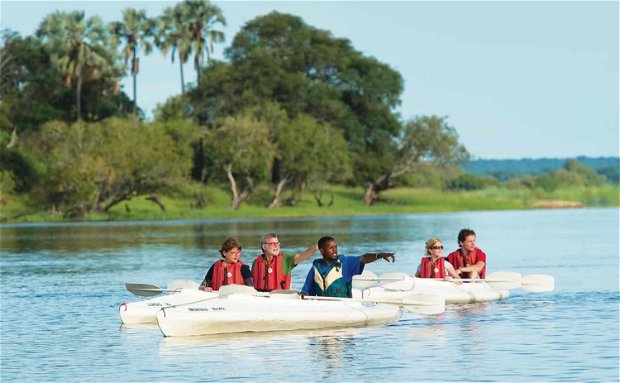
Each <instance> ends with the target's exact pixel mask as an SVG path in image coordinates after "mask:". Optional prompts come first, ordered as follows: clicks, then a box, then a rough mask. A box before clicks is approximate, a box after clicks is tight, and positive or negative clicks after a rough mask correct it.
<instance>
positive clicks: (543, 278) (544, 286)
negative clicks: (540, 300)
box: [521, 274, 555, 293]
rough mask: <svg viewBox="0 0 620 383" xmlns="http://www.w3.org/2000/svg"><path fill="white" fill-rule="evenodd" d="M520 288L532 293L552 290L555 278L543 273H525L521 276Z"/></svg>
mask: <svg viewBox="0 0 620 383" xmlns="http://www.w3.org/2000/svg"><path fill="white" fill-rule="evenodd" d="M521 288H522V289H523V290H525V291H531V292H534V293H543V292H549V291H553V289H554V288H555V278H553V277H552V276H551V275H545V274H530V275H526V276H524V277H523V278H521Z"/></svg>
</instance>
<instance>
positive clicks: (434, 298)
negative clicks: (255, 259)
mask: <svg viewBox="0 0 620 383" xmlns="http://www.w3.org/2000/svg"><path fill="white" fill-rule="evenodd" d="M303 299H309V300H321V301H345V302H369V303H380V304H392V305H398V306H400V307H402V308H403V309H404V310H407V311H409V312H413V313H417V314H424V315H434V314H441V313H443V312H444V311H446V301H445V300H444V298H443V297H440V296H438V295H431V294H423V293H413V294H411V295H407V296H406V297H404V298H402V299H387V300H374V299H368V298H364V299H359V298H339V297H319V296H310V295H306V296H304V298H303Z"/></svg>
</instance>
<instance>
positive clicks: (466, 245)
mask: <svg viewBox="0 0 620 383" xmlns="http://www.w3.org/2000/svg"><path fill="white" fill-rule="evenodd" d="M457 240H458V243H459V246H460V248H459V249H457V250H455V251H453V252H452V253H450V254H448V262H450V263H451V264H452V266H454V268H455V269H456V273H457V274H458V275H459V276H460V277H461V278H470V279H484V277H485V275H486V272H487V264H486V263H487V255H486V254H485V253H484V252H483V251H482V250H480V249H479V248H478V247H476V232H475V231H473V230H472V229H462V230H461V231H459V235H458V238H457Z"/></svg>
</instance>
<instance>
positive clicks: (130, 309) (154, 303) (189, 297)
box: [118, 288, 219, 324]
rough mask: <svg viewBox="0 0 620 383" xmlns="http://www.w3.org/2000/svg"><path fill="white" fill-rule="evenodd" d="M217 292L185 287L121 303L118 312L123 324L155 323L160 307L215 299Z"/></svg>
mask: <svg viewBox="0 0 620 383" xmlns="http://www.w3.org/2000/svg"><path fill="white" fill-rule="evenodd" d="M218 296H219V295H218V293H217V292H206V291H201V290H198V289H196V288H186V289H182V290H179V292H175V293H172V294H166V295H161V296H158V297H156V298H151V299H147V300H143V301H138V302H129V303H122V304H121V305H120V306H119V308H118V312H119V314H120V317H121V322H122V323H124V324H146V323H152V324H156V323H157V312H158V311H159V310H160V309H161V308H162V307H171V306H176V305H180V304H181V305H182V304H187V303H191V302H196V301H200V300H204V299H209V300H210V299H217V298H218Z"/></svg>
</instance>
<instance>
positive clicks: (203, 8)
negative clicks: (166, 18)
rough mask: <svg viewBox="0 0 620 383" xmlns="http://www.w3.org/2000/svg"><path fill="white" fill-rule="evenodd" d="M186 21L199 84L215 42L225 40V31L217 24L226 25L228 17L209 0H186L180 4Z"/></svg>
mask: <svg viewBox="0 0 620 383" xmlns="http://www.w3.org/2000/svg"><path fill="white" fill-rule="evenodd" d="M179 6H180V7H181V9H182V14H183V16H184V21H185V22H186V23H189V25H188V28H189V31H190V34H191V37H190V39H191V44H192V51H193V52H194V68H195V69H196V76H197V79H198V84H200V69H201V68H202V67H203V66H204V64H205V55H206V62H207V63H208V62H209V60H210V53H213V45H214V44H215V43H222V42H224V32H222V31H219V30H216V29H215V28H216V27H217V24H219V25H220V26H223V27H224V26H226V19H225V18H224V15H223V14H222V10H221V9H220V8H219V7H218V6H215V5H212V4H211V3H210V2H209V0H185V1H184V2H183V3H181V4H179Z"/></svg>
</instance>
